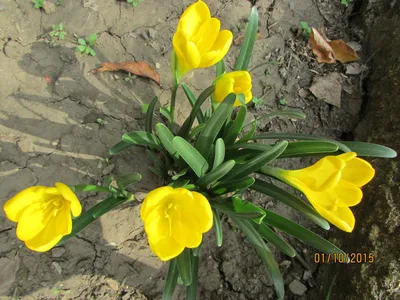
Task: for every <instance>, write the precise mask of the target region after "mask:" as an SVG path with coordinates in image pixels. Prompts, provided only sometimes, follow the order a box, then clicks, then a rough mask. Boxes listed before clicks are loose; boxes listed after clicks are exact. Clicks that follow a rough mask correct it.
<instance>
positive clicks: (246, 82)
mask: <svg viewBox="0 0 400 300" xmlns="http://www.w3.org/2000/svg"><path fill="white" fill-rule="evenodd" d="M214 84H215V91H214V94H213V97H212V98H213V101H214V102H218V103H221V102H222V101H224V99H225V98H226V96H228V95H229V94H230V93H235V94H236V95H239V94H243V95H244V97H245V103H249V102H250V101H251V99H252V98H253V94H252V93H251V88H252V85H251V76H250V73H249V72H247V71H234V72H230V73H226V74H223V75H221V76H219V77H218V78H217V79H216V81H215V83H214ZM234 106H240V102H239V100H238V97H237V96H236V101H235V103H234Z"/></svg>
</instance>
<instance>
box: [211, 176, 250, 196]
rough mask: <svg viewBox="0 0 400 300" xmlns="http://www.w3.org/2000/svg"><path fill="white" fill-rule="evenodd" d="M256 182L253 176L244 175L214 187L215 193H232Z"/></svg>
mask: <svg viewBox="0 0 400 300" xmlns="http://www.w3.org/2000/svg"><path fill="white" fill-rule="evenodd" d="M253 183H254V178H253V177H244V178H240V179H237V180H232V181H229V182H226V183H221V184H219V185H217V187H215V188H214V187H213V188H212V190H213V191H214V193H215V194H217V195H221V194H226V193H231V192H234V191H238V190H243V189H247V188H248V187H249V186H251V185H252V184H253Z"/></svg>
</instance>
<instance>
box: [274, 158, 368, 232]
mask: <svg viewBox="0 0 400 300" xmlns="http://www.w3.org/2000/svg"><path fill="white" fill-rule="evenodd" d="M356 156H357V154H356V153H355V152H347V153H343V154H340V155H338V156H326V157H324V158H322V159H320V160H319V161H318V162H317V163H315V164H314V165H312V166H310V167H308V168H304V169H300V170H293V171H289V170H282V169H275V168H274V169H272V170H270V172H268V173H270V174H271V175H273V176H275V177H277V178H278V179H280V180H282V181H284V182H286V183H288V184H290V185H291V186H293V187H294V188H296V189H298V190H300V191H301V192H303V193H304V194H305V195H306V197H307V199H308V200H309V201H310V203H311V204H312V205H313V206H314V208H315V209H316V210H317V211H318V213H319V214H320V215H321V216H323V217H324V218H325V219H326V220H327V221H329V222H330V223H332V224H333V225H335V226H336V227H338V228H339V229H341V230H344V231H346V232H352V231H353V229H354V225H355V218H354V215H353V212H352V211H351V210H350V208H349V207H352V206H355V205H357V204H358V203H360V201H361V199H362V196H363V194H362V191H361V189H360V188H361V187H362V186H364V185H365V184H367V183H368V182H369V181H371V180H372V178H373V177H374V175H375V170H374V168H373V167H372V166H371V165H370V164H369V163H368V162H367V161H365V160H363V159H361V158H357V157H356Z"/></svg>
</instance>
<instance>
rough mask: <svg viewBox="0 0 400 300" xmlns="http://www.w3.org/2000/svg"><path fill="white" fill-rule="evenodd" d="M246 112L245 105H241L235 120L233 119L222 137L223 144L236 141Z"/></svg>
mask: <svg viewBox="0 0 400 300" xmlns="http://www.w3.org/2000/svg"><path fill="white" fill-rule="evenodd" d="M246 114H247V108H246V106H241V107H240V109H239V112H238V114H237V116H236V118H235V120H233V123H232V126H231V127H230V128H229V130H228V132H227V134H226V136H225V138H224V141H225V145H231V144H233V143H234V142H235V141H236V138H237V137H238V135H239V133H240V131H241V130H242V127H243V124H244V121H245V120H246Z"/></svg>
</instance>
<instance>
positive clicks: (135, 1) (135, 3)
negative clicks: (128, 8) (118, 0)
mask: <svg viewBox="0 0 400 300" xmlns="http://www.w3.org/2000/svg"><path fill="white" fill-rule="evenodd" d="M126 2H128V3H130V4H132V6H133V7H137V6H138V5H139V2H143V0H126Z"/></svg>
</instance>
